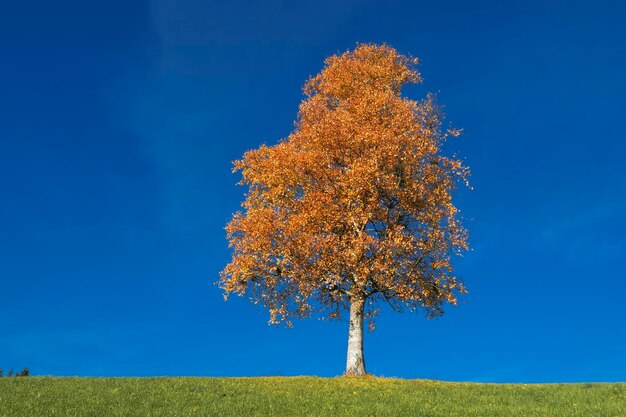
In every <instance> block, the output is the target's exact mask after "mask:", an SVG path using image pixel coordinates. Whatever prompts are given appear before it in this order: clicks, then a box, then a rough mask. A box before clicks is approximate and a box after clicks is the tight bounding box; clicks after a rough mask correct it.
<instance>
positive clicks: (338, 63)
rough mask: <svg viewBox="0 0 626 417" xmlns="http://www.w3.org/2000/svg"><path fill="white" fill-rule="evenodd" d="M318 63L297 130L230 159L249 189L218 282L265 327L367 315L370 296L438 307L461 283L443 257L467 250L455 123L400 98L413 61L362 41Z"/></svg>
mask: <svg viewBox="0 0 626 417" xmlns="http://www.w3.org/2000/svg"><path fill="white" fill-rule="evenodd" d="M325 63H326V65H325V67H324V69H323V70H322V72H321V73H320V74H318V75H317V76H315V77H312V78H310V79H309V80H308V81H307V83H306V84H305V86H304V93H305V95H306V99H305V100H304V101H303V102H302V103H301V105H300V111H299V114H298V120H297V122H296V127H295V130H294V131H293V132H292V133H291V134H290V135H289V136H288V137H287V138H286V139H283V140H281V141H280V142H279V143H278V144H277V145H274V146H265V145H263V146H261V147H260V148H259V149H256V150H252V151H249V152H246V153H245V155H244V157H243V159H241V160H239V161H236V162H235V168H234V171H240V172H241V173H242V175H243V179H242V181H241V184H243V185H245V186H247V187H249V191H248V193H247V194H246V199H245V201H244V203H243V205H242V207H243V211H242V212H238V213H236V214H235V215H234V216H233V219H232V221H231V222H230V223H229V224H228V226H227V227H226V230H227V233H228V239H229V241H230V246H231V247H232V248H233V258H232V261H231V263H230V264H228V265H227V266H226V268H225V269H224V271H223V272H222V274H221V280H220V286H221V287H222V288H223V290H224V291H225V294H226V296H228V295H229V294H231V293H235V294H239V295H244V294H247V295H248V296H249V297H250V298H251V300H252V301H253V302H254V303H260V304H262V305H264V306H266V307H267V308H268V309H269V312H270V322H272V323H280V322H286V323H287V324H288V325H290V324H291V321H290V319H291V318H293V317H299V318H302V317H308V316H310V315H311V313H320V314H322V315H323V317H330V318H339V317H340V316H341V314H342V313H343V312H344V311H346V309H347V308H348V306H349V303H350V301H351V300H352V301H354V300H365V301H366V303H367V306H368V310H367V311H368V313H369V315H370V317H371V315H372V313H375V312H376V311H377V310H378V308H377V303H378V302H380V301H386V302H388V303H389V304H390V305H391V306H392V307H394V308H395V309H397V310H400V309H402V308H407V309H409V310H415V309H416V308H420V307H421V308H423V309H425V310H426V312H427V313H428V315H429V316H430V317H432V316H436V315H439V314H441V313H442V309H441V308H442V305H443V304H444V303H445V302H448V303H452V304H454V303H456V300H457V295H458V294H459V293H463V292H465V289H464V287H463V284H462V282H461V281H460V280H459V279H458V277H456V276H455V275H454V271H453V268H452V265H451V256H452V255H453V254H460V253H461V252H462V251H463V250H466V249H467V233H466V230H465V229H464V228H463V227H462V225H461V224H460V222H459V219H458V209H457V208H456V207H455V206H454V205H453V203H452V193H453V192H454V190H455V189H456V186H457V184H458V183H459V182H461V183H467V176H468V174H469V172H468V169H467V168H466V167H465V166H463V164H462V163H461V161H459V160H458V159H454V158H449V157H446V156H443V155H441V153H440V148H441V145H442V144H443V142H444V140H445V139H446V137H447V136H448V135H450V134H452V135H455V136H456V135H458V131H451V130H446V131H444V130H443V129H442V120H443V116H442V113H441V112H440V110H439V109H438V107H437V106H436V104H435V103H434V101H433V97H432V96H431V95H428V96H427V97H426V98H425V99H424V100H421V101H413V100H409V99H408V98H405V97H403V96H402V95H401V88H402V86H403V85H405V84H407V83H419V82H420V81H421V77H420V74H419V72H418V71H417V70H416V68H415V64H417V60H416V59H412V58H409V57H406V56H403V55H401V54H399V53H398V52H397V51H396V50H395V49H393V48H391V47H389V46H386V45H383V46H378V45H371V44H361V45H358V46H357V48H356V49H355V50H354V51H349V52H346V53H344V54H342V55H339V56H332V57H330V58H328V59H326V62H325Z"/></svg>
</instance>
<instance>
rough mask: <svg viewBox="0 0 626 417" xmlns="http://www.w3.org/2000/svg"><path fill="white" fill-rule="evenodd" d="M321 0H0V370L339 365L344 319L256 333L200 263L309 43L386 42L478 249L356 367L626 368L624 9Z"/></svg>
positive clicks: (309, 370) (426, 370) (295, 98)
mask: <svg viewBox="0 0 626 417" xmlns="http://www.w3.org/2000/svg"><path fill="white" fill-rule="evenodd" d="M18 3H19V5H18ZM336 3H339V2H333V1H329V2H320V1H315V2H313V1H312V2H306V1H302V2H289V1H284V2H250V3H246V2H211V1H208V2H207V1H191V0H187V1H173V0H159V1H153V2H132V1H131V2H126V1H125V2H115V1H112V2H99V4H95V3H93V2H78V1H77V2H65V1H61V2H41V3H34V2H13V3H12V4H5V5H3V6H2V8H1V9H0V40H1V42H2V65H1V66H0V115H1V120H2V121H1V123H0V144H1V148H0V149H1V151H0V368H5V369H8V368H16V369H21V368H22V367H25V366H27V367H30V368H31V370H32V372H33V373H34V374H52V375H85V376H87V375H96V376H105V375H106V376H126V375H211V376H222V375H223V376H236V375H302V374H307V375H321V376H335V375H339V374H341V373H342V372H343V370H344V366H345V350H346V342H347V340H346V339H347V324H346V323H342V322H327V321H319V320H308V321H298V322H296V323H295V327H294V328H291V329H286V328H276V327H272V326H269V325H268V324H267V319H268V315H267V312H265V311H263V310H260V309H259V308H258V307H257V306H254V305H251V304H250V303H248V302H247V301H246V300H245V299H235V298H233V299H231V300H230V301H228V302H224V301H223V299H222V296H221V294H220V291H219V289H218V288H217V287H216V286H215V285H214V282H215V281H216V280H217V279H218V273H219V271H220V270H221V269H222V268H223V267H224V266H225V264H226V263H227V262H228V261H229V258H230V253H229V250H228V247H227V244H226V240H225V235H224V231H223V227H224V225H225V224H226V223H227V221H228V220H229V218H230V216H231V214H232V213H233V212H234V211H236V210H237V209H238V207H239V203H240V201H241V200H242V198H243V191H244V190H243V189H242V188H241V187H237V186H236V185H235V183H236V181H237V180H238V177H237V176H236V175H233V174H232V173H231V172H230V169H231V162H232V161H233V160H235V159H238V158H239V157H240V156H241V155H242V154H243V152H244V151H246V150H248V149H252V148H255V147H257V146H259V145H260V144H261V143H267V144H273V143H276V142H277V141H278V140H279V139H280V138H283V137H285V136H286V135H288V133H289V132H290V130H291V128H292V126H293V121H294V119H295V117H296V112H297V106H298V103H299V102H300V100H301V99H302V95H301V86H302V84H303V83H304V81H305V80H306V79H307V77H308V76H310V75H313V74H315V73H317V72H319V71H320V69H321V68H322V63H323V60H324V58H325V57H327V56H328V55H331V54H333V53H337V52H343V51H345V50H347V49H350V48H353V47H354V45H355V43H356V42H378V43H380V42H386V43H388V44H390V45H392V46H394V47H395V48H397V49H399V50H400V51H401V52H403V53H410V54H413V55H416V56H419V57H420V59H421V64H420V70H421V71H422V74H423V76H424V83H423V84H422V85H421V86H417V87H412V88H409V89H407V94H409V95H410V96H411V97H413V98H419V97H422V96H423V95H424V94H425V93H426V92H428V91H433V92H437V93H438V97H439V101H440V102H441V103H442V104H444V105H445V106H446V113H447V114H448V118H449V120H450V121H451V122H452V123H453V125H454V126H457V127H462V128H463V129H464V135H463V136H462V138H460V139H454V140H451V141H450V142H449V143H448V144H447V150H448V151H450V152H453V151H456V152H458V153H459V154H460V155H462V156H463V157H464V158H466V161H467V163H468V164H469V165H470V167H471V168H472V172H473V175H472V184H473V186H474V190H473V191H467V190H465V191H462V192H460V193H459V194H458V199H457V202H458V205H459V206H460V207H461V209H462V211H463V213H464V214H465V217H466V218H467V222H466V224H467V226H468V228H469V229H470V232H471V244H472V247H473V251H472V252H471V253H469V254H467V255H466V256H465V257H464V258H462V259H459V260H458V262H456V267H457V270H458V271H459V273H460V274H461V275H462V276H463V277H464V279H465V282H466V284H467V286H468V288H469V290H470V293H469V294H468V295H466V296H465V297H464V298H463V300H462V302H461V303H460V304H459V305H458V306H457V307H455V308H448V309H447V311H446V314H445V315H444V317H442V318H441V319H438V320H431V321H428V320H426V319H425V318H424V316H423V315H421V314H412V315H411V314H397V313H393V312H391V311H383V313H382V315H381V317H380V318H379V320H378V325H377V329H376V331H374V332H373V333H368V334H366V340H365V354H366V362H367V367H368V371H369V372H372V373H374V374H377V375H383V376H396V377H405V378H436V379H444V380H455V381H490V382H503V381H512V382H556V381H569V382H575V381H625V380H626V326H625V325H624V323H626V307H625V304H624V301H623V294H624V292H625V291H626V280H625V278H626V256H625V255H626V219H625V218H624V213H625V212H626V173H625V170H624V161H623V155H624V153H625V152H626V143H625V141H624V127H623V124H624V120H626V118H625V117H624V116H625V112H626V76H625V74H626V42H624V39H626V26H625V25H624V21H626V7H625V6H624V4H623V3H622V2H618V1H615V2H609V1H595V2H580V1H554V2H551V1H547V2H546V1H538V2H520V3H515V4H509V3H512V2H501V1H494V2H451V1H443V2H432V1H431V2H419V1H415V2H413V1H410V2H409V1H407V2H404V3H403V2H395V3H392V2H373V1H372V2H341V4H336Z"/></svg>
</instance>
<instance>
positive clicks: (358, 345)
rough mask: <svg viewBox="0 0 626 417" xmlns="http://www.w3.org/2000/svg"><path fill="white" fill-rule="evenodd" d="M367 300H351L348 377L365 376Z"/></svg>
mask: <svg viewBox="0 0 626 417" xmlns="http://www.w3.org/2000/svg"><path fill="white" fill-rule="evenodd" d="M364 310H365V300H363V299H360V298H355V299H352V300H350V327H349V328H348V360H347V362H346V375H365V374H366V372H365V358H364V356H363V313H364Z"/></svg>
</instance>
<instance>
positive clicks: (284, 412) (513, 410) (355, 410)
mask: <svg viewBox="0 0 626 417" xmlns="http://www.w3.org/2000/svg"><path fill="white" fill-rule="evenodd" d="M0 416H1V417H14V416H15V417H17V416H19V417H38V416H46V417H52V416H62V417H75V416H89V417H114V416H125V417H127V416H150V417H157V416H177V417H185V416H224V417H227V416H376V417H381V416H455V417H457V416H476V417H486V416H520V417H531V416H541V417H545V416H567V417H572V416H581V417H582V416H584V417H609V416H616V417H617V416H626V384H554V385H552V384H551V385H521V384H472V383H452V382H436V381H420V380H397V379H380V378H369V377H368V378H314V377H289V378H282V377H273V378H52V377H27V378H1V379H0Z"/></svg>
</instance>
